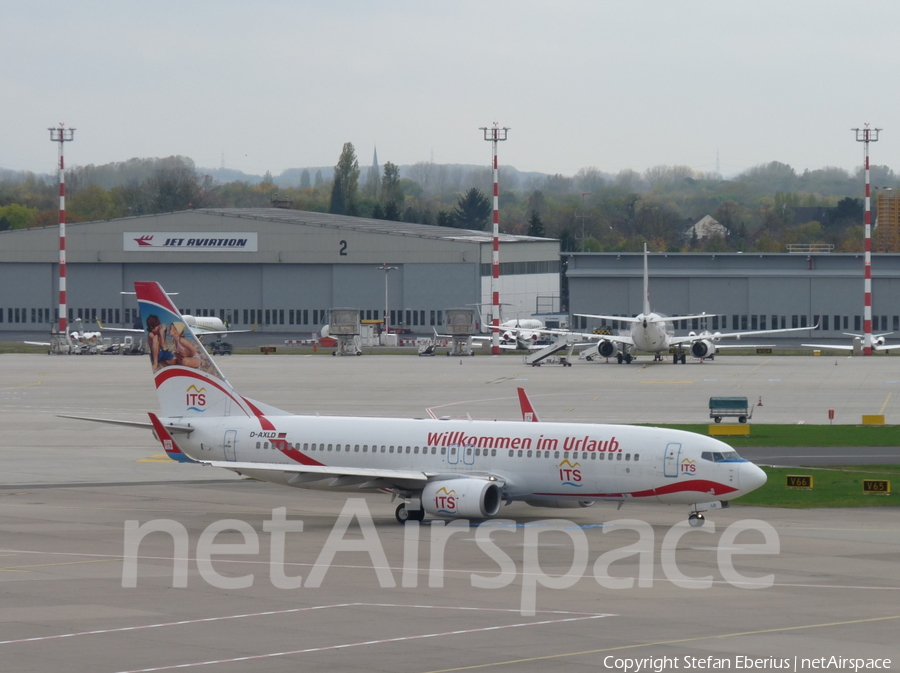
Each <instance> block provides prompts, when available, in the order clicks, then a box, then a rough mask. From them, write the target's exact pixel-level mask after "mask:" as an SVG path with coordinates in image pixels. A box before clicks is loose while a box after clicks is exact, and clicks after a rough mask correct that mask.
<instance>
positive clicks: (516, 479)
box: [86, 282, 766, 526]
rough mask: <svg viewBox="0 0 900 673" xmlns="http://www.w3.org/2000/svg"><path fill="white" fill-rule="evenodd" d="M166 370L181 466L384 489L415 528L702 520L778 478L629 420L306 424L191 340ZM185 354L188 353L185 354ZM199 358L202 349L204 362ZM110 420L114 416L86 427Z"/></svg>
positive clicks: (168, 305)
mask: <svg viewBox="0 0 900 673" xmlns="http://www.w3.org/2000/svg"><path fill="white" fill-rule="evenodd" d="M135 287H136V289H137V296H138V304H139V306H140V310H141V318H142V320H143V322H144V324H147V323H148V322H150V323H155V322H156V321H160V322H161V323H163V324H172V323H175V322H179V321H181V320H182V316H181V315H180V314H179V313H178V310H177V309H176V308H175V306H174V305H173V304H172V302H171V301H170V300H169V298H168V296H167V295H166V293H165V292H164V291H163V289H162V288H161V287H160V286H159V284H158V283H152V282H139V283H135ZM183 339H185V340H186V343H181V344H175V351H174V353H173V356H172V357H171V358H169V362H170V364H167V365H165V366H161V367H158V368H155V369H154V374H153V377H154V381H155V383H156V390H157V395H158V398H159V404H160V408H161V410H162V412H161V414H160V415H159V416H158V415H157V414H155V413H150V414H149V415H150V421H151V423H150V424H139V423H134V422H123V421H109V420H106V421H103V422H112V423H120V424H125V425H144V426H151V427H152V429H153V431H154V433H155V435H156V436H157V437H158V438H159V440H160V441H161V442H162V444H163V448H164V449H165V451H166V454H167V455H168V456H169V457H171V458H172V459H174V460H178V461H183V462H198V463H203V464H205V465H211V466H214V467H222V468H225V469H228V470H232V471H234V472H237V473H239V474H245V475H248V476H251V477H254V478H256V479H261V480H263V481H269V482H273V483H276V484H282V485H286V486H295V487H301V488H316V489H323V490H343V491H351V492H359V491H361V490H362V491H383V492H390V493H392V494H393V495H394V496H395V497H399V498H401V499H402V500H403V503H402V504H400V505H399V506H398V507H397V511H396V517H397V520H398V521H400V522H401V523H404V522H406V521H407V520H410V519H414V520H418V521H421V520H422V519H423V518H424V516H425V515H426V514H429V515H431V516H435V517H444V518H473V519H485V518H490V517H493V516H496V515H497V514H498V513H499V511H500V508H501V506H502V504H503V503H507V504H508V503H511V502H513V501H517V500H520V501H524V502H526V503H528V504H531V505H535V506H540V507H579V506H581V507H584V506H587V505H589V504H593V502H594V501H596V500H606V501H613V502H617V503H619V504H620V505H621V503H624V502H632V501H634V502H638V501H648V502H662V503H671V504H684V505H689V506H690V508H691V510H690V521H691V523H692V525H696V526H699V525H702V523H703V514H702V512H703V511H705V510H708V509H716V508H718V507H721V506H723V504H727V502H728V501H729V500H731V499H733V498H737V497H739V496H741V495H744V494H745V493H749V492H750V491H753V490H755V489H757V488H759V487H760V486H762V485H763V484H764V483H765V481H766V475H765V473H764V472H763V471H762V470H761V469H759V468H758V467H757V466H756V465H754V464H753V463H750V462H749V461H746V460H744V459H742V458H740V457H739V456H738V454H737V453H736V452H735V451H734V449H732V448H731V447H730V446H728V445H727V444H724V443H723V442H720V441H719V440H717V439H713V438H712V437H705V436H702V435H697V434H693V433H689V432H683V431H678V430H667V429H662V428H649V427H632V426H627V425H599V424H580V423H546V422H537V421H538V419H537V416H536V414H534V410H533V409H532V408H531V406H530V403H527V398H525V397H524V391H522V392H521V393H520V396H521V398H522V399H523V402H522V413H523V418H524V419H525V420H530V421H533V422H528V423H523V422H520V421H493V420H492V421H478V420H471V419H467V420H453V419H450V420H443V419H432V418H429V419H405V418H365V417H327V416H294V415H291V414H289V413H287V412H285V411H281V410H280V409H276V408H274V407H271V406H268V405H265V404H262V403H261V402H256V401H254V400H251V399H249V398H246V397H243V396H242V395H240V394H239V393H238V392H237V391H236V390H235V389H234V388H232V386H231V384H229V383H228V381H227V380H226V379H225V377H224V376H223V375H222V373H221V371H219V368H218V367H217V366H216V364H215V363H214V362H213V360H212V358H210V356H209V355H208V354H207V352H206V350H205V349H204V348H203V345H202V344H201V343H200V342H199V340H198V339H197V338H196V337H195V336H194V335H192V334H188V333H187V332H185V333H184V334H183ZM179 348H181V349H182V350H183V353H185V354H186V355H184V356H183V357H182V356H179V355H178V349H179ZM191 353H193V354H191ZM86 420H102V419H86Z"/></svg>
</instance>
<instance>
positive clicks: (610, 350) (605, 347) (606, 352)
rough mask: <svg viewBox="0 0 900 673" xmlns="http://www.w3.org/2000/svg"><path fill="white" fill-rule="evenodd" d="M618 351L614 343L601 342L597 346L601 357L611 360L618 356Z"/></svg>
mask: <svg viewBox="0 0 900 673" xmlns="http://www.w3.org/2000/svg"><path fill="white" fill-rule="evenodd" d="M617 350H618V349H617V348H616V344H614V343H613V342H612V341H601V342H600V343H599V344H597V352H598V353H600V356H601V357H604V358H611V357H612V356H613V355H615V354H616V351H617Z"/></svg>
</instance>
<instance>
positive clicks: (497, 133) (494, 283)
mask: <svg viewBox="0 0 900 673" xmlns="http://www.w3.org/2000/svg"><path fill="white" fill-rule="evenodd" d="M481 130H482V131H484V139H485V140H488V141H490V143H491V147H492V149H493V165H494V224H493V238H494V247H493V250H492V252H491V325H493V328H494V329H493V330H491V331H492V336H491V355H500V184H499V171H498V168H499V165H498V163H497V143H498V142H500V141H502V140H506V132H507V131H509V128H507V127H505V126H504V127H503V128H500V126H499V124H498V123H497V122H494V125H493V126H492V127H490V128H488V127H486V126H482V127H481Z"/></svg>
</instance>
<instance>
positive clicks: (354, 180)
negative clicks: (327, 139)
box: [331, 143, 359, 215]
mask: <svg viewBox="0 0 900 673" xmlns="http://www.w3.org/2000/svg"><path fill="white" fill-rule="evenodd" d="M334 182H335V184H337V183H340V194H341V198H342V201H341V203H340V204H338V203H336V202H335V201H334V198H332V203H331V212H332V213H337V214H340V215H356V214H357V206H358V196H357V192H358V191H359V161H357V160H356V150H354V149H353V143H344V148H343V149H342V150H341V156H340V157H339V158H338V162H337V166H335V167H334ZM334 193H335V192H334V191H332V195H334ZM338 207H340V209H339V210H338V209H336V208H338Z"/></svg>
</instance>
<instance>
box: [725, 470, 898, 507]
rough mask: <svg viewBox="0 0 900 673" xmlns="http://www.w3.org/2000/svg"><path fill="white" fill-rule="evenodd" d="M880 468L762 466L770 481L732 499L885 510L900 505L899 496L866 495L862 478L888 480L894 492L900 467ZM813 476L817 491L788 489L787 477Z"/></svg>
mask: <svg viewBox="0 0 900 673" xmlns="http://www.w3.org/2000/svg"><path fill="white" fill-rule="evenodd" d="M880 467H883V466H879V465H859V466H848V467H844V468H841V469H838V468H825V469H821V468H811V467H763V468H762V469H763V470H765V472H766V474H767V475H768V477H769V481H768V482H767V483H766V485H765V486H763V487H762V488H760V489H757V490H756V491H753V492H752V493H748V494H747V495H745V496H743V497H741V498H738V499H736V500H733V501H732V502H734V503H735V504H739V505H758V506H762V507H791V508H795V509H805V508H812V507H885V506H896V505H898V504H900V497H898V495H897V493H891V494H889V495H866V494H864V493H863V492H862V482H863V479H887V480H889V481H891V478H892V477H893V480H892V483H891V488H892V490H893V489H894V488H896V487H897V485H898V483H900V479H898V477H897V475H898V474H900V468H898V467H897V466H889V467H890V471H875V470H876V469H877V468H880ZM789 474H792V475H797V474H799V475H811V476H812V477H813V485H814V488H812V489H809V490H805V489H795V488H787V487H786V486H785V483H786V477H787V475H789Z"/></svg>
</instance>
